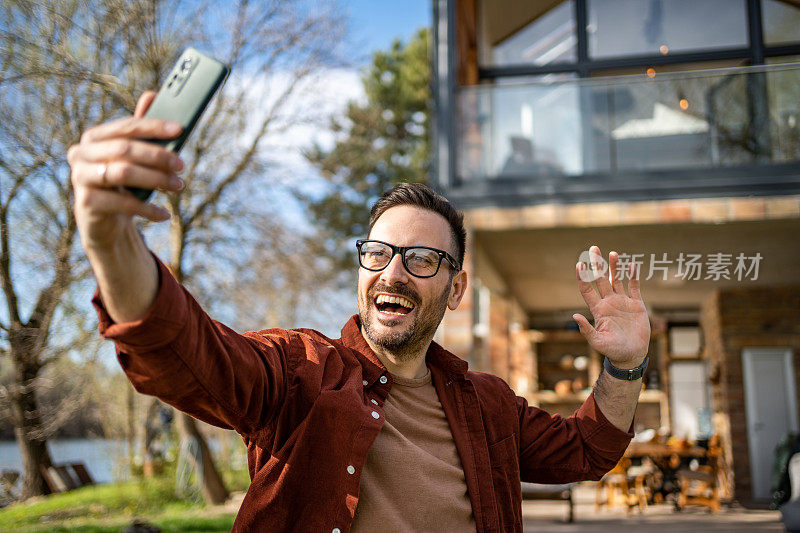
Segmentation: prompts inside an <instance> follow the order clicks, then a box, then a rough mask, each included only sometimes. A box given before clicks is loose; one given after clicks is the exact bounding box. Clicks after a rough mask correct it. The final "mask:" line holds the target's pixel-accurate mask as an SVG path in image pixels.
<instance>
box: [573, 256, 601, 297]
mask: <svg viewBox="0 0 800 533" xmlns="http://www.w3.org/2000/svg"><path fill="white" fill-rule="evenodd" d="M575 273H576V274H577V276H578V290H579V291H581V296H583V301H584V302H586V305H588V306H589V309H594V306H595V305H597V303H598V302H599V301H600V297H599V296H598V295H597V291H595V290H594V287H593V286H592V282H591V280H592V279H593V277H594V273H593V271H591V270H590V269H589V267H588V266H586V263H583V262H580V261H579V262H578V263H577V264H576V265H575Z"/></svg>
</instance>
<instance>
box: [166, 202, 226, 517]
mask: <svg viewBox="0 0 800 533" xmlns="http://www.w3.org/2000/svg"><path fill="white" fill-rule="evenodd" d="M174 201H177V200H174ZM173 211H174V212H175V213H178V212H179V211H178V209H177V204H176V205H175V206H173ZM170 239H171V241H172V242H171V244H172V250H171V258H170V259H171V260H170V262H169V265H168V267H169V270H170V272H172V275H173V276H175V280H176V281H177V282H178V283H180V284H183V281H184V279H183V252H184V250H185V249H186V226H184V225H183V223H182V221H181V220H180V217H179V216H173V217H172V225H171V226H170ZM177 415H178V416H177V421H178V434H179V435H180V438H181V446H183V444H184V443H185V442H186V441H187V440H190V439H194V440H195V441H196V442H197V444H198V445H199V446H200V453H201V458H202V464H195V465H194V467H195V472H196V473H197V482H198V483H199V485H200V492H201V493H202V494H203V499H204V500H205V502H206V503H208V504H211V505H219V504H221V503H223V502H224V501H225V500H227V499H228V489H226V488H225V484H224V483H223V482H222V476H220V474H219V471H218V470H217V466H216V464H215V463H214V457H213V456H212V455H211V450H210V449H209V448H208V443H207V442H206V439H205V437H204V436H203V435H202V434H201V433H200V431H199V430H198V429H197V423H196V422H195V420H194V418H192V417H191V416H189V415H187V414H186V413H183V412H178V413H177Z"/></svg>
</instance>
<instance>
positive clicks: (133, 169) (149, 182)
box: [77, 161, 183, 191]
mask: <svg viewBox="0 0 800 533" xmlns="http://www.w3.org/2000/svg"><path fill="white" fill-rule="evenodd" d="M103 165H105V168H103ZM77 180H78V183H80V184H81V185H84V186H87V187H93V188H116V187H120V186H125V187H140V188H142V189H159V190H170V191H178V190H180V189H182V188H183V182H182V181H181V179H180V178H179V177H178V176H176V175H174V174H172V173H169V172H163V171H161V170H157V169H153V168H150V167H143V166H140V165H135V164H133V163H129V162H126V161H110V162H108V163H97V164H95V163H84V165H83V167H82V168H81V171H80V172H78V173H77Z"/></svg>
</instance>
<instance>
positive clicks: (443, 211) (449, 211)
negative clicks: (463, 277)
mask: <svg viewBox="0 0 800 533" xmlns="http://www.w3.org/2000/svg"><path fill="white" fill-rule="evenodd" d="M400 205H411V206H414V207H419V208H421V209H427V210H428V211H433V212H434V213H438V214H439V215H442V216H443V217H444V218H445V219H447V222H448V224H450V235H451V237H452V238H453V243H454V244H455V246H456V257H457V258H458V264H459V266H461V268H464V249H465V248H466V246H467V232H466V230H464V215H463V214H462V213H460V212H459V211H458V210H457V209H456V208H455V207H453V205H452V204H451V203H450V201H449V200H448V199H447V198H445V197H444V196H442V195H441V194H438V193H437V192H436V191H434V190H433V189H431V188H430V187H428V186H427V185H425V184H423V183H399V184H397V185H395V186H394V187H392V188H391V189H390V190H388V191H386V192H385V193H383V195H382V196H381V197H380V198H379V199H378V201H377V202H375V205H373V206H372V209H371V210H370V212H369V233H372V226H374V225H375V222H377V220H378V219H379V218H380V216H381V215H382V214H384V213H385V212H386V211H387V210H388V209H390V208H392V207H397V206H400Z"/></svg>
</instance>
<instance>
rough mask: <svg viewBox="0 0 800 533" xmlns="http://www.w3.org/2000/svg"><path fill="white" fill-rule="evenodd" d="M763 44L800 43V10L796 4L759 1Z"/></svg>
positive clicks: (781, 0)
mask: <svg viewBox="0 0 800 533" xmlns="http://www.w3.org/2000/svg"><path fill="white" fill-rule="evenodd" d="M761 17H762V21H763V24H764V43H765V44H767V45H768V46H769V45H776V44H787V43H797V42H800V9H798V5H797V2H787V1H784V0H761Z"/></svg>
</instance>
